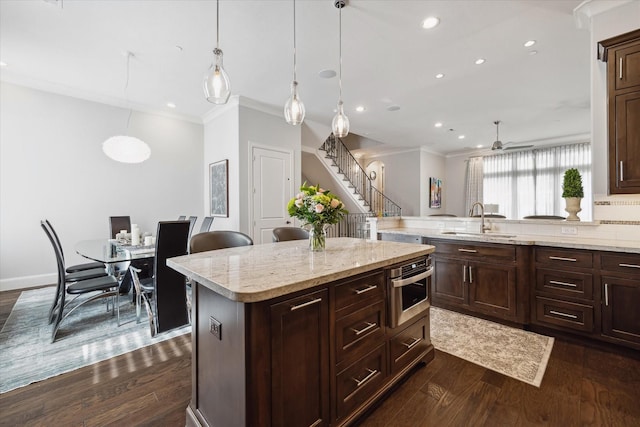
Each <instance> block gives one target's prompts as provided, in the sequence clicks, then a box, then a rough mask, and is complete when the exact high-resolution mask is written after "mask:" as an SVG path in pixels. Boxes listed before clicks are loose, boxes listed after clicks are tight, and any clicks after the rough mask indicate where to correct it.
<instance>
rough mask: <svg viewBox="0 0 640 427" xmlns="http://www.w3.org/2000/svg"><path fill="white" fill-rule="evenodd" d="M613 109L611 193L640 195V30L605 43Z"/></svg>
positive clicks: (601, 45) (602, 56)
mask: <svg viewBox="0 0 640 427" xmlns="http://www.w3.org/2000/svg"><path fill="white" fill-rule="evenodd" d="M598 47H599V57H600V59H601V60H603V61H605V62H607V97H608V105H609V111H608V115H609V119H608V126H609V133H608V135H609V193H611V194H623V193H640V30H636V31H632V32H630V33H626V34H623V35H620V36H616V37H613V38H611V39H608V40H603V41H601V42H600V43H599V46H598Z"/></svg>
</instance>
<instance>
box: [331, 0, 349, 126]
mask: <svg viewBox="0 0 640 427" xmlns="http://www.w3.org/2000/svg"><path fill="white" fill-rule="evenodd" d="M334 6H335V7H337V8H338V10H339V11H340V18H339V19H340V20H339V24H340V25H339V33H338V34H339V40H340V42H339V43H340V46H339V51H340V62H339V67H340V71H339V74H338V76H339V77H338V85H339V88H340V96H339V98H338V112H337V113H336V115H335V117H334V118H333V121H332V122H331V129H332V130H333V134H334V135H335V136H337V137H338V138H343V137H345V136H347V135H349V118H348V117H347V115H346V114H345V113H344V107H343V104H342V8H343V7H344V6H345V1H344V0H335V3H334Z"/></svg>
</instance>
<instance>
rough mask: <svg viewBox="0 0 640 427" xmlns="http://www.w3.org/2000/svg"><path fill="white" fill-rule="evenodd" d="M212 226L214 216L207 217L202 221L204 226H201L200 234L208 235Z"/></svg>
mask: <svg viewBox="0 0 640 427" xmlns="http://www.w3.org/2000/svg"><path fill="white" fill-rule="evenodd" d="M211 224H213V217H212V216H205V217H204V219H203V220H202V224H200V233H206V232H207V231H209V230H210V229H211Z"/></svg>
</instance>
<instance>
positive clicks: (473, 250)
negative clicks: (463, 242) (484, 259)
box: [458, 248, 478, 254]
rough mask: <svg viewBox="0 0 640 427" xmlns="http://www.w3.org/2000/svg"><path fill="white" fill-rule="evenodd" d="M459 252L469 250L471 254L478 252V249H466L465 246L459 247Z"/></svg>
mask: <svg viewBox="0 0 640 427" xmlns="http://www.w3.org/2000/svg"><path fill="white" fill-rule="evenodd" d="M458 252H467V253H470V254H475V253H478V251H477V250H475V249H465V248H458Z"/></svg>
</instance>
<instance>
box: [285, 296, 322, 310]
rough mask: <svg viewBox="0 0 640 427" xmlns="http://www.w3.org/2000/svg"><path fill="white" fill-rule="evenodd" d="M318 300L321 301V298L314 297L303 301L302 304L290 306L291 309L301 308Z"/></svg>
mask: <svg viewBox="0 0 640 427" xmlns="http://www.w3.org/2000/svg"><path fill="white" fill-rule="evenodd" d="M320 301H322V298H316V299H313V300H311V301H307V302H303V303H302V304H298V305H292V306H291V311H294V310H298V309H301V308H302V307H306V306H308V305H311V304H317V303H319V302H320Z"/></svg>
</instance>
